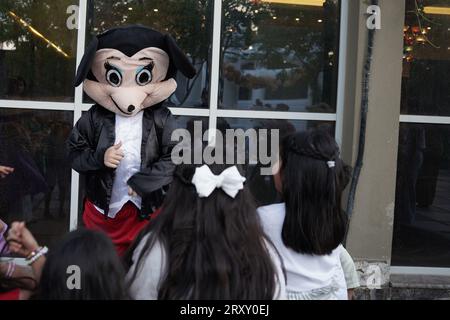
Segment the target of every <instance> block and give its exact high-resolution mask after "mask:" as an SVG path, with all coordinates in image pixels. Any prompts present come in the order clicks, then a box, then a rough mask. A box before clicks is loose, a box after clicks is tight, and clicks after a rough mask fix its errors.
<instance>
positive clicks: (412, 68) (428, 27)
mask: <svg viewBox="0 0 450 320" xmlns="http://www.w3.org/2000/svg"><path fill="white" fill-rule="evenodd" d="M443 6H446V7H449V6H450V3H449V2H448V1H443V0H440V1H439V0H425V1H419V10H424V11H423V12H420V13H419V14H418V12H417V9H416V1H415V0H407V1H406V21H405V28H404V47H405V49H404V56H403V85H402V104H401V113H402V114H419V115H433V116H450V90H449V88H450V78H449V76H448V75H449V74H450V15H448V14H447V15H446V14H429V13H427V12H430V11H429V10H432V9H433V8H434V7H443ZM437 12H440V11H439V10H438V11H437Z"/></svg>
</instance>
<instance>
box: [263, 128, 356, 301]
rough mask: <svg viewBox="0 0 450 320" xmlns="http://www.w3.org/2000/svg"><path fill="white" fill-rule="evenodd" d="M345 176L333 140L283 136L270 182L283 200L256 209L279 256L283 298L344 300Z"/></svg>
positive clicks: (318, 134)
mask: <svg viewBox="0 0 450 320" xmlns="http://www.w3.org/2000/svg"><path fill="white" fill-rule="evenodd" d="M348 180H349V170H348V167H347V166H346V165H345V164H344V163H343V162H342V160H341V159H340V158H339V148H338V146H337V144H336V142H335V140H334V139H333V138H332V137H331V136H330V135H329V134H327V133H326V132H324V131H321V130H317V131H307V132H302V133H295V134H291V135H289V136H287V137H286V138H285V139H283V141H282V145H281V148H280V159H279V162H278V165H276V166H275V167H274V181H275V185H276V188H277V190H278V191H279V192H280V194H281V195H282V197H283V200H284V202H283V203H279V204H273V205H269V206H265V207H261V208H259V209H258V213H259V216H260V220H261V222H262V224H263V229H264V231H265V232H266V234H267V235H268V237H269V238H270V239H271V241H272V243H273V244H274V245H275V247H276V249H277V250H278V252H279V253H280V255H281V256H282V259H283V263H284V267H285V271H286V278H287V285H286V289H287V298H288V299H295V300H298V299H302V300H303V299H308V300H310V299H314V300H334V299H339V300H346V299H347V298H348V296H347V285H346V278H345V276H344V271H343V268H342V264H341V254H342V253H343V252H344V250H345V249H344V248H343V247H342V245H341V242H342V241H343V240H344V236H345V230H346V227H347V219H346V215H345V213H344V212H343V211H342V210H341V201H340V199H341V195H342V191H343V190H344V188H345V186H346V184H347V183H348Z"/></svg>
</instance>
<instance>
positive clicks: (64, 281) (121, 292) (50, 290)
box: [38, 229, 126, 300]
mask: <svg viewBox="0 0 450 320" xmlns="http://www.w3.org/2000/svg"><path fill="white" fill-rule="evenodd" d="M124 275H125V274H124V268H123V264H122V262H121V261H120V259H119V257H118V255H117V253H116V250H115V249H114V245H113V244H112V242H111V240H110V239H109V238H108V237H107V236H106V235H105V234H103V233H101V232H97V231H92V230H87V229H78V230H76V231H73V232H70V233H69V234H67V235H66V236H65V238H64V239H63V240H62V241H61V242H60V243H59V244H58V245H57V246H56V247H55V248H54V249H52V250H50V252H49V255H48V257H47V261H46V263H45V266H44V269H43V271H42V277H41V282H40V289H39V293H38V298H39V299H44V300H111V299H125V298H126V289H125V285H124V278H125V276H124Z"/></svg>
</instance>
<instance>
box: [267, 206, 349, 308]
mask: <svg viewBox="0 0 450 320" xmlns="http://www.w3.org/2000/svg"><path fill="white" fill-rule="evenodd" d="M258 213H259V216H260V220H261V223H262V225H263V228H264V231H265V233H266V234H267V236H268V237H269V238H270V239H271V241H272V242H273V244H274V245H275V247H276V248H277V250H278V252H279V253H280V255H281V257H282V259H283V262H284V268H285V271H286V280H287V284H286V295H287V298H288V299H290V300H347V299H348V296H347V285H346V282H345V277H344V271H343V269H342V266H341V262H340V253H341V250H342V249H343V247H342V246H338V247H337V248H336V249H335V250H333V252H332V253H331V254H330V255H323V256H318V255H308V254H301V253H298V252H295V251H294V250H292V249H290V248H288V247H286V246H285V245H284V243H283V240H282V237H281V232H282V229H283V222H284V218H285V215H286V207H285V204H284V203H277V204H273V205H268V206H264V207H260V208H259V209H258Z"/></svg>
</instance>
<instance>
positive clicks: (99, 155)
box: [66, 110, 106, 173]
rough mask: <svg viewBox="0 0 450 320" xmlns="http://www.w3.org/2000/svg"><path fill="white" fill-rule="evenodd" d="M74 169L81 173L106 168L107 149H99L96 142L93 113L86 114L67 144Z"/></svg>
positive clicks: (73, 130)
mask: <svg viewBox="0 0 450 320" xmlns="http://www.w3.org/2000/svg"><path fill="white" fill-rule="evenodd" d="M66 146H67V151H68V157H69V161H70V164H71V166H72V168H73V169H74V170H75V171H77V172H79V173H86V172H88V171H95V170H100V169H104V168H106V166H105V165H104V155H105V152H106V148H99V147H98V146H97V141H95V129H94V123H93V120H92V111H91V110H90V111H88V112H86V113H84V114H83V115H82V116H81V118H80V120H78V122H77V123H76V125H75V127H74V128H73V129H72V132H71V134H70V136H69V139H68V140H67V142H66Z"/></svg>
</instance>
